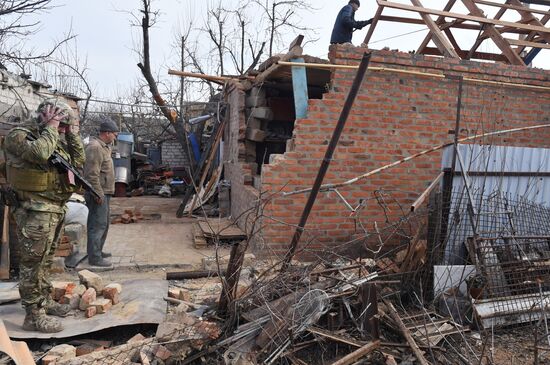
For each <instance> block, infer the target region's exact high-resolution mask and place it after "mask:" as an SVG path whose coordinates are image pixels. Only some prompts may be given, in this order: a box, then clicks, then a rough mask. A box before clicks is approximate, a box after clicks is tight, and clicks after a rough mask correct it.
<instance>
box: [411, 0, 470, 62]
mask: <svg viewBox="0 0 550 365" xmlns="http://www.w3.org/2000/svg"><path fill="white" fill-rule="evenodd" d="M411 3H412V4H413V5H414V6H417V7H421V8H423V6H422V3H421V2H420V0H411ZM420 17H422V19H423V20H424V22H425V23H426V25H427V26H428V28H429V29H430V33H431V34H432V41H433V42H434V43H435V45H436V46H437V48H438V49H439V50H440V51H441V53H442V54H443V55H444V56H446V57H452V58H460V57H459V56H458V53H456V51H455V49H454V48H453V46H452V44H451V43H450V42H449V40H448V39H447V38H446V37H445V34H443V32H442V31H441V29H439V26H438V25H437V24H436V22H435V21H434V20H433V19H432V17H431V16H430V14H424V13H420Z"/></svg>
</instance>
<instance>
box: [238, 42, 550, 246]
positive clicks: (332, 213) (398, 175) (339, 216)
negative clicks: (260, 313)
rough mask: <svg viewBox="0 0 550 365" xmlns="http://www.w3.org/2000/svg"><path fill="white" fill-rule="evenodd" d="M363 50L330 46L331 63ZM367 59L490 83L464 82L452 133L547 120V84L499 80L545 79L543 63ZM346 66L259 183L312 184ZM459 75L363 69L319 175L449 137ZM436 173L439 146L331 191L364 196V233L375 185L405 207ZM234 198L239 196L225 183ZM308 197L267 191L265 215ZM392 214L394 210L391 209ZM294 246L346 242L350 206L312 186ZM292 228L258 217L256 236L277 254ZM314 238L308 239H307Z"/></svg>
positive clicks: (525, 141)
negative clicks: (303, 229)
mask: <svg viewBox="0 0 550 365" xmlns="http://www.w3.org/2000/svg"><path fill="white" fill-rule="evenodd" d="M364 52H365V49H362V48H354V47H345V46H332V47H331V49H330V58H331V62H332V63H337V64H350V65H356V64H358V63H359V62H360V59H361V57H362V55H363V53H364ZM371 66H373V67H387V68H398V69H404V70H411V71H419V72H426V73H443V74H450V75H462V76H464V77H467V78H475V79H484V80H490V81H494V82H496V83H493V84H482V83H475V82H469V81H466V82H465V83H464V91H463V99H462V100H463V109H462V114H461V119H462V120H461V128H460V136H467V135H474V134H478V133H483V132H489V131H495V130H504V129H509V128H516V127H522V126H529V125H536V124H544V123H549V122H550V103H548V101H549V96H550V91H549V90H536V89H527V88H518V87H512V86H504V85H501V84H498V82H509V83H520V84H530V85H540V86H544V87H547V88H548V87H550V71H547V70H540V69H531V68H525V67H519V66H508V65H504V64H489V63H479V62H472V61H460V60H454V59H442V58H436V57H429V56H422V55H411V54H408V53H400V52H391V51H375V52H374V53H373V57H372V60H371ZM355 73H356V72H355V71H354V70H342V69H339V70H336V71H335V72H334V73H333V80H332V86H331V89H330V91H329V92H328V93H326V94H325V95H324V97H323V99H322V100H310V101H309V109H308V110H309V115H308V118H307V119H299V120H297V121H296V124H295V129H294V135H293V139H294V143H293V145H294V148H293V150H292V151H288V152H286V153H285V154H284V158H280V159H277V161H276V162H275V163H274V164H271V165H266V166H264V168H263V171H262V190H267V191H278V190H281V189H282V190H283V191H291V190H294V189H298V188H309V187H311V185H312V183H313V180H314V178H315V176H316V174H317V171H318V168H319V165H320V163H321V160H322V158H323V156H324V154H325V151H326V147H327V144H328V141H329V140H330V137H331V135H332V132H333V130H334V127H335V124H336V121H337V119H338V117H339V115H340V112H341V110H342V107H343V104H344V101H345V99H346V96H347V94H348V91H349V88H350V86H351V84H352V82H353V79H354V76H355ZM457 95H458V82H457V81H456V80H454V79H450V78H433V77H426V76H422V75H411V74H400V73H395V72H380V71H369V72H368V73H367V75H366V77H365V80H364V82H363V85H362V88H361V91H360V93H359V95H358V96H357V99H356V101H355V104H354V106H353V109H352V111H351V114H350V116H349V119H348V122H347V124H346V128H345V130H344V133H343V135H342V137H341V139H340V143H339V145H338V147H337V148H336V152H335V155H334V160H333V161H332V163H331V166H330V169H329V171H328V174H327V176H326V178H325V183H336V182H341V181H343V180H347V179H350V178H353V177H356V176H358V175H361V174H363V173H366V172H368V171H370V170H373V169H375V168H378V167H381V166H384V165H386V164H389V163H391V162H394V161H397V160H399V159H402V158H404V157H406V156H409V155H411V154H414V153H417V152H420V151H423V150H425V149H428V148H430V147H432V146H436V145H439V144H442V143H446V142H452V140H453V136H452V135H450V134H449V130H454V128H455V119H456V107H457ZM483 143H486V144H499V145H514V146H527V147H544V148H548V147H550V129H539V130H534V131H527V132H518V133H513V134H505V135H502V136H500V137H491V138H486V139H485V140H483ZM440 171H441V152H436V153H432V154H429V155H426V156H423V157H420V158H416V159H414V160H412V161H410V162H408V163H405V164H402V165H400V166H398V167H395V168H392V169H389V170H387V171H384V172H382V173H379V174H377V175H374V176H372V177H371V178H368V179H367V180H362V181H360V182H359V183H356V184H354V185H353V186H348V187H346V188H342V189H341V190H340V192H341V193H342V195H344V197H345V198H346V199H347V200H348V201H349V202H350V203H351V204H352V205H356V204H357V203H358V201H359V199H371V200H369V201H368V203H367V208H366V210H365V211H364V212H363V213H362V215H361V222H362V223H363V224H365V226H366V227H367V229H369V230H371V231H372V228H373V225H374V222H377V223H378V225H379V226H384V225H385V224H387V223H388V222H386V220H387V218H386V213H387V212H384V210H383V209H382V208H381V207H380V205H379V204H377V202H376V200H373V199H372V198H373V197H374V194H375V191H377V190H385V191H388V192H391V196H392V197H393V198H396V199H397V201H398V203H399V204H401V205H402V206H403V207H404V209H405V210H407V209H408V207H409V205H410V204H411V203H412V202H413V201H414V200H415V199H416V198H417V197H418V195H419V194H420V193H421V192H422V191H423V190H424V189H425V188H426V187H427V186H428V185H429V184H430V182H431V181H432V180H433V179H434V178H435V177H436V176H437V174H438V173H439V172H440ZM232 197H233V204H235V200H237V201H238V200H239V199H240V198H239V196H238V194H237V193H236V192H235V191H233V195H232ZM306 197H307V195H294V196H288V197H282V196H280V197H276V198H274V199H273V200H272V201H271V203H270V204H269V205H268V206H267V208H268V209H267V210H266V211H265V212H264V213H265V215H267V216H270V217H273V218H275V219H276V220H277V221H284V222H286V223H288V224H297V223H298V221H299V217H300V214H301V212H302V209H303V207H304V204H305V201H306ZM397 215H398V214H397ZM307 230H308V234H306V235H304V237H303V239H302V243H301V244H302V247H303V246H304V245H308V247H309V248H313V249H317V248H322V247H325V248H326V245H329V246H330V245H331V244H336V243H339V242H345V241H347V240H349V239H350V238H351V237H353V236H354V234H355V233H356V222H355V221H354V220H353V219H351V218H350V211H349V210H348V209H346V207H345V206H344V205H343V204H342V202H341V201H340V200H339V199H338V197H337V196H336V195H335V194H334V193H329V194H327V193H320V194H319V197H318V199H317V201H316V203H315V206H314V208H313V211H312V213H311V215H310V218H309V221H308V224H307ZM293 232H294V229H293V228H292V227H289V226H285V225H283V224H279V223H276V222H275V221H274V220H271V219H269V220H265V219H264V229H263V232H262V233H263V239H264V241H265V243H266V244H267V247H268V248H269V249H270V250H265V251H264V253H270V254H283V253H284V252H285V251H286V249H287V247H288V244H289V242H290V240H291V237H292V234H293ZM313 237H315V238H316V239H315V240H311V239H312V238H313Z"/></svg>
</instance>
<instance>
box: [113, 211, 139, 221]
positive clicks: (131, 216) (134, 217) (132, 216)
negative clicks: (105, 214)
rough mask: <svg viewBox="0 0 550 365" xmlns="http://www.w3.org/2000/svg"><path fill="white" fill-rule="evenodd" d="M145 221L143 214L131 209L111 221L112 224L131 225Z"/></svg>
mask: <svg viewBox="0 0 550 365" xmlns="http://www.w3.org/2000/svg"><path fill="white" fill-rule="evenodd" d="M142 220H143V214H142V213H141V212H140V211H137V210H136V211H133V210H131V209H126V210H124V214H121V215H120V216H119V217H116V218H115V219H113V220H112V221H111V224H121V223H122V224H130V223H137V222H139V221H142Z"/></svg>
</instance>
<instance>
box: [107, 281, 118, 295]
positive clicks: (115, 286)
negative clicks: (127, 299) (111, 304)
mask: <svg viewBox="0 0 550 365" xmlns="http://www.w3.org/2000/svg"><path fill="white" fill-rule="evenodd" d="M105 288H116V290H117V292H118V294H120V293H122V285H120V284H119V283H111V284H109V285H107V286H106V287H105Z"/></svg>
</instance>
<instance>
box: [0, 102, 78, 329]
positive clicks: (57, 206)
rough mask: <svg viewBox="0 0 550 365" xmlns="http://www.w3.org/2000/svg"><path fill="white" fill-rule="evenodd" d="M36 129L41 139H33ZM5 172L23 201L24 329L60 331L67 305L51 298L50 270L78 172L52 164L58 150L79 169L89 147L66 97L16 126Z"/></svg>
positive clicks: (18, 216)
mask: <svg viewBox="0 0 550 365" xmlns="http://www.w3.org/2000/svg"><path fill="white" fill-rule="evenodd" d="M29 134H32V135H33V136H34V137H35V138H36V140H34V141H30V140H28V139H27V135H29ZM3 148H4V153H5V156H6V176H7V179H8V183H9V184H10V185H11V187H12V188H13V190H14V191H15V193H16V195H17V200H18V202H19V205H18V207H16V208H15V211H14V217H15V220H16V222H17V236H18V240H19V245H20V247H21V259H20V271H19V275H20V281H19V292H20V294H21V301H22V304H23V306H24V307H25V311H26V316H25V321H24V323H23V329H25V330H28V331H39V332H45V333H53V332H59V331H61V330H62V329H63V327H62V325H61V322H60V321H59V320H58V319H56V318H54V317H51V316H49V315H54V316H59V317H64V316H66V315H67V314H68V313H69V311H70V307H69V306H68V305H62V304H59V303H57V302H55V301H54V300H52V298H51V294H50V293H51V289H52V285H51V283H50V280H49V270H50V268H51V266H52V262H53V256H54V252H55V250H56V248H57V245H58V243H59V239H60V235H61V231H62V228H63V218H64V216H65V209H66V208H65V203H66V202H67V201H68V200H69V197H70V196H71V194H72V193H73V191H74V190H75V186H74V185H73V183H74V182H73V181H74V177H72V176H69V175H68V174H67V173H62V172H60V171H59V170H57V169H56V168H55V167H52V166H51V165H50V164H49V163H48V159H49V157H50V156H51V155H52V153H53V152H54V151H57V152H58V153H59V154H61V156H63V157H64V158H66V159H67V161H69V162H70V163H71V164H72V165H73V166H75V167H77V168H79V167H82V165H83V164H84V159H85V158H84V146H83V145H82V140H81V139H80V136H79V134H78V119H77V117H76V115H75V113H74V112H73V110H72V109H71V108H70V107H69V106H68V105H67V104H66V103H64V102H62V101H60V100H57V99H49V100H46V101H44V102H42V103H41V104H40V106H39V107H38V110H37V116H36V117H35V118H33V119H31V120H29V121H28V122H26V123H24V124H22V125H21V126H18V127H15V128H13V129H12V130H11V131H10V132H9V133H8V135H7V136H6V138H5V140H4V145H3Z"/></svg>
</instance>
